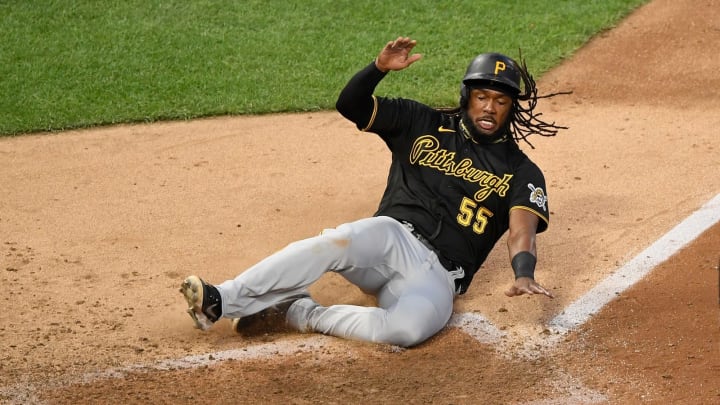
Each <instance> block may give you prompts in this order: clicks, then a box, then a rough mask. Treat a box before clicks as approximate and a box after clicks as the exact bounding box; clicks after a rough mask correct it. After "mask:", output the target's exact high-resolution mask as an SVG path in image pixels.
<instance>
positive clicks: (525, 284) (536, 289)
mask: <svg viewBox="0 0 720 405" xmlns="http://www.w3.org/2000/svg"><path fill="white" fill-rule="evenodd" d="M523 294H528V295H534V294H543V295H545V296H548V297H550V298H555V296H554V295H553V293H551V292H550V291H548V290H546V289H545V288H544V287H543V286H541V285H540V284H538V283H536V282H535V280H533V279H531V278H530V277H520V278H518V279H517V280H515V283H514V284H513V286H512V287H510V289H509V290H507V291H505V295H507V296H508V297H516V296H518V295H523Z"/></svg>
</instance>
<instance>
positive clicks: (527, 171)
mask: <svg viewBox="0 0 720 405" xmlns="http://www.w3.org/2000/svg"><path fill="white" fill-rule="evenodd" d="M545 190H546V186H545V177H544V176H543V174H542V171H541V170H540V168H539V167H538V166H537V165H535V164H534V163H533V162H531V161H530V160H529V159H526V160H525V161H524V162H523V163H522V164H521V166H520V168H519V169H518V171H517V172H516V174H515V178H514V179H513V182H512V188H511V198H510V210H511V211H512V210H514V209H522V210H527V211H530V212H532V213H533V214H535V215H537V216H538V218H539V219H540V221H539V222H538V229H537V233H540V232H543V231H545V230H546V229H547V227H548V224H549V222H550V208H549V207H548V198H547V193H546V191H545Z"/></svg>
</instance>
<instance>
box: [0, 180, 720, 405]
mask: <svg viewBox="0 0 720 405" xmlns="http://www.w3.org/2000/svg"><path fill="white" fill-rule="evenodd" d="M719 220H720V194H718V195H716V196H715V197H714V198H713V199H711V200H710V201H709V202H707V203H705V204H704V205H703V206H702V207H700V209H698V210H697V211H695V212H694V213H693V214H691V215H690V216H689V217H687V218H686V219H685V220H683V221H682V222H681V223H679V224H678V225H677V226H675V227H674V228H673V229H671V230H670V231H669V232H668V233H666V234H665V235H664V236H662V237H661V238H660V239H658V240H657V241H655V242H654V243H653V244H652V245H650V246H649V247H648V248H646V249H645V250H643V251H642V252H640V253H639V254H638V255H637V256H635V258H633V259H632V260H630V261H629V262H627V263H626V264H625V265H624V266H622V267H621V268H619V269H618V270H617V271H615V272H614V273H612V274H611V275H610V276H608V277H607V278H605V279H604V280H602V281H601V282H600V283H598V284H597V285H596V286H595V287H593V288H592V289H590V290H589V291H588V292H587V293H585V294H584V295H583V296H581V297H580V298H578V299H577V300H575V301H574V302H573V303H571V304H570V305H569V306H567V307H566V308H565V309H564V310H563V311H562V312H561V313H560V314H559V315H557V316H555V317H554V318H553V319H551V320H550V322H548V329H549V330H550V331H551V334H550V335H545V336H540V337H533V338H530V339H529V341H528V342H526V343H525V346H524V347H525V349H521V350H520V351H519V352H517V353H515V354H516V355H520V356H521V357H538V356H539V355H541V352H544V351H546V350H548V349H551V348H552V347H554V346H555V345H556V344H557V343H558V342H559V341H561V340H562V338H563V336H564V335H566V334H567V333H569V332H570V331H572V330H574V329H576V328H578V327H579V326H581V325H583V324H584V323H585V322H587V321H588V320H589V319H590V318H591V317H592V316H593V315H595V314H596V313H598V312H599V311H600V309H602V307H604V306H605V305H606V304H608V303H609V302H611V301H612V300H613V299H615V298H616V297H617V296H618V294H620V293H622V292H623V291H625V290H627V289H628V288H630V287H631V286H632V285H634V284H635V283H637V282H638V281H640V280H641V279H642V278H643V277H645V276H646V275H647V274H648V273H649V272H650V271H651V270H652V269H654V268H655V267H657V266H658V265H659V264H661V263H663V262H664V261H666V260H667V259H668V258H670V257H671V256H672V255H674V254H675V253H677V252H678V251H679V250H681V249H682V248H683V247H685V246H687V245H688V244H689V243H690V242H692V241H693V240H695V239H696V238H697V237H698V236H700V235H701V234H702V233H703V232H704V231H706V230H707V229H709V228H710V227H712V226H713V225H714V224H715V223H717V222H718V221H719ZM448 326H449V327H455V328H459V329H460V330H462V331H463V332H464V333H466V334H468V335H470V336H471V337H473V338H474V339H475V340H477V341H478V342H480V343H483V344H492V345H496V346H498V348H500V349H510V350H516V351H517V349H512V348H511V347H510V346H508V345H507V344H505V340H506V338H507V334H506V333H505V332H503V331H501V330H500V329H498V328H497V327H496V326H495V325H494V324H493V323H492V322H490V321H489V320H488V319H487V318H485V317H484V316H482V315H481V314H479V313H476V312H466V313H462V314H455V315H453V317H452V318H451V319H450V322H449V323H448ZM328 343H329V338H328V337H326V336H322V335H313V336H312V337H306V338H303V339H298V340H292V341H286V342H278V343H275V342H270V343H263V344H259V345H254V346H249V347H244V348H242V349H233V350H226V351H219V352H214V353H207V354H199V355H192V356H186V357H182V358H179V359H166V360H161V361H157V362H155V363H153V364H149V365H148V364H135V365H129V366H124V367H119V368H112V369H108V370H105V371H101V372H94V373H86V374H83V375H81V376H79V377H75V378H70V379H67V380H65V381H56V382H54V383H52V384H50V385H52V386H57V387H59V386H68V385H73V384H78V383H89V382H93V381H97V380H101V379H108V378H122V377H124V376H125V375H127V374H129V373H134V372H148V371H167V370H178V369H191V368H199V367H204V366H210V365H213V364H216V363H218V362H222V361H228V360H251V359H258V358H269V357H276V356H287V355H291V354H295V353H301V352H312V351H316V350H317V349H319V348H322V347H324V346H326V345H327V344H328ZM502 351H504V350H501V352H502ZM510 354H512V353H510ZM565 380H567V381H565ZM565 382H571V383H568V384H565ZM557 383H558V384H559V386H558V389H559V390H560V391H562V392H565V393H566V394H568V395H569V396H568V397H563V398H556V399H548V400H543V401H540V402H529V403H528V404H531V403H532V404H556V403H557V404H565V403H568V404H569V403H599V402H603V401H605V400H606V398H605V396H604V395H603V394H601V393H599V392H597V391H593V390H590V389H587V388H585V387H583V386H581V385H579V384H578V382H577V381H575V380H573V379H572V378H571V377H570V376H566V378H565V379H564V380H563V381H557ZM565 385H567V387H565ZM43 387H44V388H45V389H47V388H49V386H48V384H47V383H46V384H43ZM36 392H37V389H36V387H34V386H33V385H32V384H25V383H21V384H16V385H14V386H9V387H2V388H0V394H3V395H4V396H6V398H8V399H10V401H13V399H16V400H19V401H22V402H24V403H27V401H28V400H30V401H32V399H33V398H37V397H36V395H35V393H36ZM578 401H580V402H578ZM11 403H14V402H11ZM18 403H20V402H18Z"/></svg>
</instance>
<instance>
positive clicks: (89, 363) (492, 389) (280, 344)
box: [0, 0, 720, 404]
mask: <svg viewBox="0 0 720 405" xmlns="http://www.w3.org/2000/svg"><path fill="white" fill-rule="evenodd" d="M420 40H421V45H420V47H422V41H429V39H420ZM425 57H426V58H430V57H432V55H425ZM530 65H531V66H530V67H532V63H531V61H530ZM718 72H720V1H717V0H699V1H690V0H682V1H670V0H655V1H653V2H652V3H650V4H648V5H647V6H645V7H642V8H640V9H639V10H637V11H636V12H635V13H633V14H632V15H631V16H630V17H629V18H627V19H626V20H625V21H623V22H622V23H621V24H620V25H619V26H618V27H616V28H615V29H613V30H611V31H608V32H605V33H603V34H602V35H599V36H598V37H597V38H595V39H594V40H593V41H591V43H589V44H588V45H587V46H586V47H584V48H583V49H581V50H580V51H579V52H578V53H577V54H576V55H574V57H573V58H572V59H570V60H568V61H567V62H566V63H564V64H562V65H561V66H559V67H558V68H556V69H554V70H553V71H551V72H549V73H548V74H546V75H545V76H544V77H543V78H542V80H540V82H539V84H538V86H539V88H540V91H541V93H546V92H553V91H559V90H572V91H573V94H572V95H570V96H563V97H556V98H553V99H550V100H541V104H540V107H541V108H542V109H543V112H544V113H545V117H547V118H551V119H553V120H556V121H557V122H558V123H560V124H563V125H568V126H569V127H570V129H569V130H567V131H565V132H563V133H561V134H560V135H559V136H558V137H555V138H548V139H545V138H543V139H531V141H532V142H533V144H534V145H535V146H536V149H530V148H528V147H524V149H525V150H526V152H527V153H528V154H529V155H530V156H531V157H532V158H533V159H534V160H535V161H536V162H537V163H538V164H539V165H540V166H541V167H542V168H543V169H544V171H545V173H546V177H547V180H548V196H549V201H550V207H551V209H552V213H551V225H550V228H549V230H548V231H547V232H546V233H544V234H542V235H541V236H540V237H539V238H538V250H539V255H540V257H539V263H538V278H539V279H540V281H541V283H542V284H543V285H546V286H548V287H550V288H551V289H552V290H553V291H554V293H555V294H556V296H557V298H556V299H555V300H547V299H542V298H540V297H531V298H526V297H521V298H515V299H509V298H507V297H505V296H504V295H503V293H502V292H503V291H504V289H506V288H507V286H508V284H509V283H510V281H511V278H510V275H511V273H510V271H511V270H510V269H509V268H508V263H507V257H506V252H505V251H504V249H496V251H495V252H494V253H493V254H492V255H491V256H490V258H489V259H488V261H487V262H486V264H485V265H484V266H483V270H482V271H481V272H480V273H479V274H478V276H476V279H475V280H474V281H473V285H472V286H471V288H470V290H469V291H468V293H467V294H465V295H464V296H462V297H460V298H459V299H458V300H457V301H456V305H455V310H456V317H455V318H454V319H456V320H458V319H465V318H462V317H463V316H469V317H470V318H471V319H476V320H477V319H481V320H484V324H481V325H479V326H478V328H479V329H480V330H481V332H482V331H485V332H483V333H485V335H483V334H482V333H480V334H474V333H473V332H472V328H468V327H463V328H460V327H455V326H450V327H448V328H446V329H445V330H443V331H442V332H441V333H439V334H438V335H437V336H435V337H434V338H432V339H430V340H429V341H428V342H426V343H424V344H422V345H420V346H419V347H416V348H412V349H408V350H401V349H399V348H397V347H391V346H383V345H370V344H365V343H359V342H349V341H344V340H340V339H335V338H331V337H325V336H320V335H301V334H294V333H273V334H259V335H257V336H252V337H239V336H237V335H234V334H233V333H232V332H231V331H230V323H229V322H228V321H226V320H223V321H221V322H220V323H219V324H218V325H217V326H216V327H214V328H213V329H212V330H211V331H209V332H206V333H202V332H199V331H197V330H195V329H193V328H192V326H191V321H190V319H189V317H188V316H187V315H186V314H185V312H184V311H185V308H184V306H185V305H184V301H183V299H182V297H181V295H180V294H179V293H178V291H177V290H178V286H179V284H180V282H181V281H182V279H183V278H184V277H185V276H186V275H188V274H200V275H202V276H203V277H204V278H206V279H208V280H209V281H210V282H215V283H217V282H221V281H224V280H226V279H228V278H232V277H234V276H235V275H236V274H237V273H239V272H241V271H242V270H243V269H245V268H246V267H248V266H249V265H251V264H253V263H254V262H256V261H257V260H259V259H261V258H263V257H264V256H266V255H268V254H270V253H272V252H273V251H275V250H277V249H279V248H282V247H283V246H285V245H286V244H287V243H289V242H291V241H293V240H296V239H300V238H304V237H307V236H311V235H315V234H317V232H318V231H319V230H321V229H323V228H326V227H332V226H336V225H338V224H340V223H343V222H346V221H350V220H353V219H357V218H360V217H364V216H367V215H371V214H372V212H374V210H375V208H376V205H377V202H378V200H379V196H380V195H381V193H382V190H383V189H384V185H385V180H386V170H387V167H388V164H389V155H388V152H387V151H386V150H385V148H384V145H383V144H382V142H381V141H380V140H379V139H377V138H376V137H374V136H372V135H368V134H361V133H359V132H358V131H357V130H356V129H355V128H354V127H353V126H352V124H350V123H349V122H347V121H345V120H344V119H343V118H342V117H340V116H339V114H337V113H336V112H325V113H313V114H287V115H277V116H268V117H225V118H217V119H207V120H198V121H192V122H172V123H160V124H153V125H133V126H118V127H110V128H102V129H96V130H85V131H71V132H66V133H62V134H43V135H33V136H23V137H17V138H5V139H0V170H1V171H2V173H3V176H2V178H3V180H2V181H1V182H0V195H2V197H1V198H0V281H2V284H3V286H4V287H5V288H4V291H5V294H4V298H3V302H4V304H5V310H4V311H3V312H2V315H1V316H2V318H1V322H0V339H1V341H2V342H3V348H4V350H3V351H2V353H0V402H2V403H13V404H14V403H52V404H75V403H120V402H123V403H197V401H199V400H203V401H204V402H207V403H295V404H305V403H440V404H477V403H484V404H506V403H522V404H582V403H611V404H635V403H663V404H664V403H682V404H708V403H720V297H719V295H720V291H719V288H720V284H719V280H720V270H719V269H718V265H719V262H720V225H718V224H714V225H713V224H707V226H708V229H707V230H704V231H703V232H702V234H701V236H700V237H698V238H697V239H694V240H693V241H691V242H690V243H689V244H687V246H685V247H684V248H683V249H682V250H680V251H679V252H678V253H677V254H673V255H672V256H671V257H670V259H668V260H667V261H664V262H663V263H661V264H660V265H658V266H657V267H655V268H654V269H653V270H652V271H651V272H650V274H649V275H647V276H646V277H644V278H643V279H642V280H641V281H640V282H638V283H637V284H635V285H633V286H632V287H630V288H629V289H628V290H625V291H621V292H618V294H617V297H616V298H615V299H614V300H613V301H612V302H610V303H609V304H608V305H606V306H605V307H604V308H603V309H602V310H601V311H599V312H598V313H596V314H595V313H593V314H591V315H592V316H591V317H590V319H589V320H588V321H587V322H584V321H583V322H581V325H580V326H579V327H578V328H577V329H575V330H572V331H570V332H569V333H567V334H558V333H557V331H554V330H553V329H552V328H551V327H549V324H550V323H551V322H552V321H553V320H554V319H556V317H557V316H558V315H560V314H563V313H564V312H565V311H566V310H567V308H569V307H570V306H571V305H572V304H573V303H575V302H577V300H578V299H579V298H580V297H587V296H588V295H591V294H592V291H593V287H594V286H596V285H598V284H599V283H601V282H603V280H606V279H607V278H608V276H610V275H612V274H613V273H615V272H616V271H618V270H619V269H622V268H624V266H625V265H626V264H627V263H629V262H631V261H632V260H633V259H634V258H637V257H639V255H640V254H641V253H643V254H644V249H646V248H647V247H648V246H651V245H653V243H655V242H656V241H658V240H659V239H661V238H662V237H663V236H664V235H671V237H670V239H672V238H674V237H675V233H673V230H674V227H675V226H676V225H677V224H679V223H681V222H682V221H683V220H684V219H685V218H688V217H689V216H691V215H693V214H694V213H696V212H697V211H698V210H701V209H702V207H703V206H704V204H706V203H707V202H708V201H711V200H713V199H715V198H716V196H718V195H719V193H720V174H719V173H720V141H719V140H718V138H717V128H719V127H720V107H719V106H720V94H719V93H718V92H717V89H718V88H720V74H718ZM399 74H402V73H399ZM706 207H707V206H706ZM718 209H720V208H717V206H712V207H711V208H710V210H712V211H717V210H718ZM498 246H502V242H501V243H499V244H498ZM641 259H642V257H641ZM311 292H312V294H313V296H314V297H316V299H317V300H318V301H320V302H321V303H331V302H332V303H353V304H366V303H369V299H368V298H367V297H365V296H364V295H363V294H362V293H360V292H359V291H358V290H357V289H355V288H354V287H352V286H350V285H348V284H347V283H346V282H344V281H343V280H342V279H340V278H339V277H336V276H332V275H328V276H326V277H324V278H323V279H322V280H321V281H320V283H318V284H317V285H316V286H314V287H313V289H312V290H311ZM481 323H482V322H481ZM457 324H458V323H454V325H457ZM483 325H485V326H487V325H490V326H491V328H490V329H483V328H484V327H485V326H483ZM487 330H490V331H495V332H496V333H498V335H497V336H495V338H493V337H492V336H490V338H489V339H487V340H483V339H482V337H483V336H485V337H488V336H489V335H488V334H487Z"/></svg>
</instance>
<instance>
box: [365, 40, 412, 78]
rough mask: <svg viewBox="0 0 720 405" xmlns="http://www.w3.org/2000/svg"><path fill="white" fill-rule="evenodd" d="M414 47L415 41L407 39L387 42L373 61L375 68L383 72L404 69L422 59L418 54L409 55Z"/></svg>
mask: <svg viewBox="0 0 720 405" xmlns="http://www.w3.org/2000/svg"><path fill="white" fill-rule="evenodd" d="M415 45H417V41H416V40H414V39H410V38H409V37H398V38H397V39H396V40H394V41H390V42H388V43H387V44H386V45H385V47H384V48H383V49H382V51H380V54H379V55H378V57H377V59H375V66H377V68H378V69H380V70H381V71H383V72H388V71H390V70H402V69H405V68H406V67H408V66H410V65H412V64H413V63H415V62H417V61H418V60H420V58H422V55H421V54H419V53H416V54H413V55H410V52H411V51H412V49H413V48H414V47H415Z"/></svg>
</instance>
